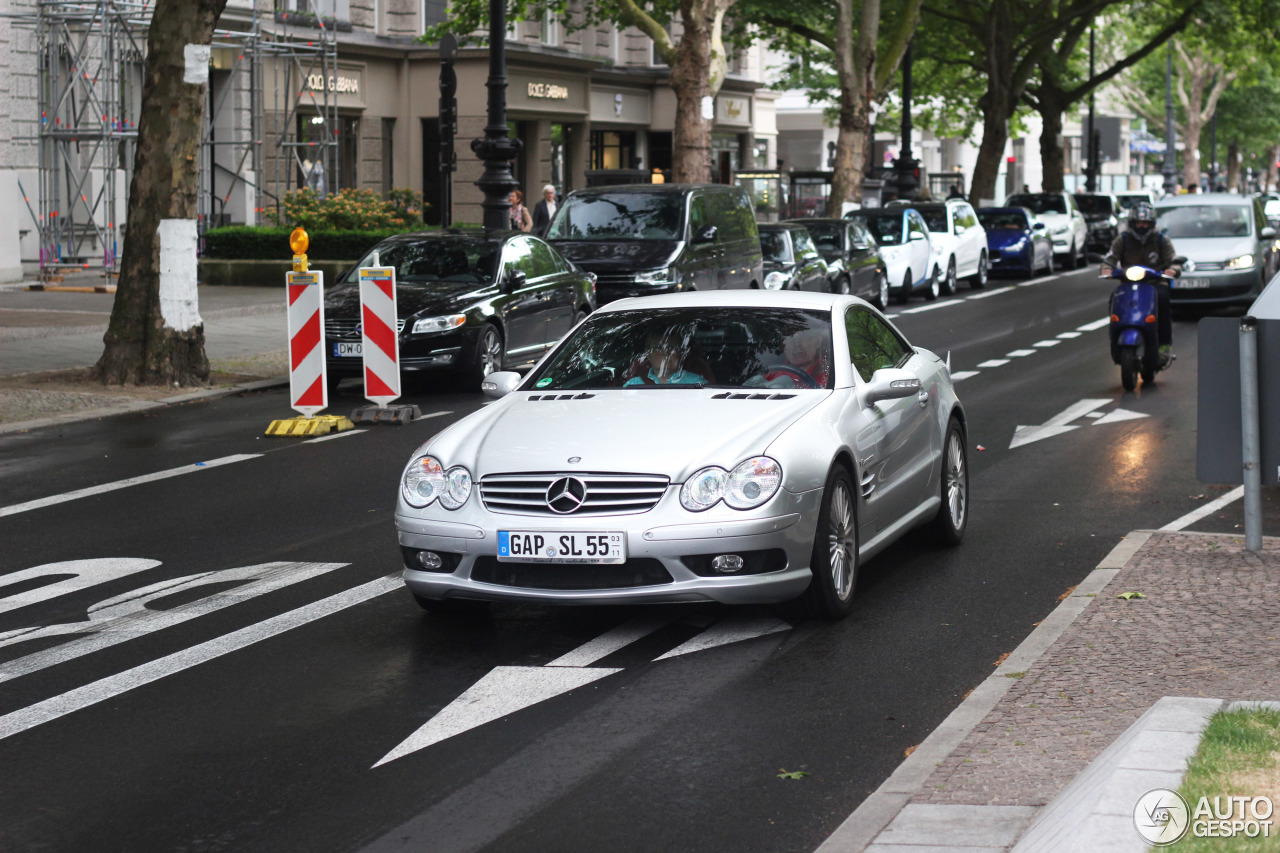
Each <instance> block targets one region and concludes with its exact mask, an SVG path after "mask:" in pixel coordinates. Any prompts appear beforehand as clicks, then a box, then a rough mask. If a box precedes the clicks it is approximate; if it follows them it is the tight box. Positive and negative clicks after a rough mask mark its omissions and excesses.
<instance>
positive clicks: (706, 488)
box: [680, 467, 729, 512]
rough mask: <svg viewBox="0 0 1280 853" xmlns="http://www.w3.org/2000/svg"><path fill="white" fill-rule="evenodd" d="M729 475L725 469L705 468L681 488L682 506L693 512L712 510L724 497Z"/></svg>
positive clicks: (686, 481)
mask: <svg viewBox="0 0 1280 853" xmlns="http://www.w3.org/2000/svg"><path fill="white" fill-rule="evenodd" d="M728 477H729V475H728V473H727V472H726V471H725V470H724V469H723V468H716V467H711V468H703V469H702V470H700V471H696V472H694V474H693V476H691V477H690V478H689V479H687V480H685V481H684V485H683V486H681V487H680V504H681V506H683V507H684V508H685V509H687V510H690V511H692V512H702V511H703V510H704V509H711V507H713V506H715V505H716V504H717V503H719V502H720V499H721V498H722V497H724V488H725V483H726V481H727V480H728Z"/></svg>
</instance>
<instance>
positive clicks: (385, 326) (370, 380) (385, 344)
mask: <svg viewBox="0 0 1280 853" xmlns="http://www.w3.org/2000/svg"><path fill="white" fill-rule="evenodd" d="M396 318H397V314H396V270H395V267H361V268H360V330H361V331H360V335H361V352H362V353H363V355H364V396H365V399H367V400H369V401H370V402H372V403H373V404H374V405H377V406H381V407H385V406H386V405H387V404H388V403H390V402H391V401H392V400H394V399H396V398H397V397H399V396H400V335H399V334H398V333H397V331H396Z"/></svg>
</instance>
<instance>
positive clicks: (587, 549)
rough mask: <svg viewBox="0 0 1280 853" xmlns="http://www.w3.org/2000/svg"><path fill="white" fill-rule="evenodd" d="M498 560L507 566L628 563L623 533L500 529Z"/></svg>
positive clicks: (611, 531)
mask: <svg viewBox="0 0 1280 853" xmlns="http://www.w3.org/2000/svg"><path fill="white" fill-rule="evenodd" d="M498 560H499V561H500V562H504V563H625V562H626V561H627V537H626V536H625V535H623V533H622V532H621V531H617V530H606V531H590V532H584V531H563V530H556V531H546V530H499V531H498Z"/></svg>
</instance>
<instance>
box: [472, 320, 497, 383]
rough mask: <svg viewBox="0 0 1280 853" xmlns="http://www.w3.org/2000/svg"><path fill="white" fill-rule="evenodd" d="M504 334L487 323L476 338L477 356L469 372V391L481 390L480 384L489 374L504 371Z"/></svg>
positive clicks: (473, 359)
mask: <svg viewBox="0 0 1280 853" xmlns="http://www.w3.org/2000/svg"><path fill="white" fill-rule="evenodd" d="M502 356H503V346H502V333H501V332H499V331H498V327H497V326H495V325H493V324H492V323H485V324H484V326H483V327H481V329H480V335H479V337H477V338H476V348H475V354H474V355H473V356H472V359H471V366H470V367H469V368H468V370H467V374H466V382H467V387H468V389H469V390H473V391H478V390H480V383H481V382H483V381H484V380H485V378H486V377H488V376H489V374H491V373H494V372H496V371H499V370H501V369H502Z"/></svg>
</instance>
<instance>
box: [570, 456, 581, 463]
mask: <svg viewBox="0 0 1280 853" xmlns="http://www.w3.org/2000/svg"><path fill="white" fill-rule="evenodd" d="M569 461H570V462H581V461H582V457H581V456H570V457H569Z"/></svg>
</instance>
